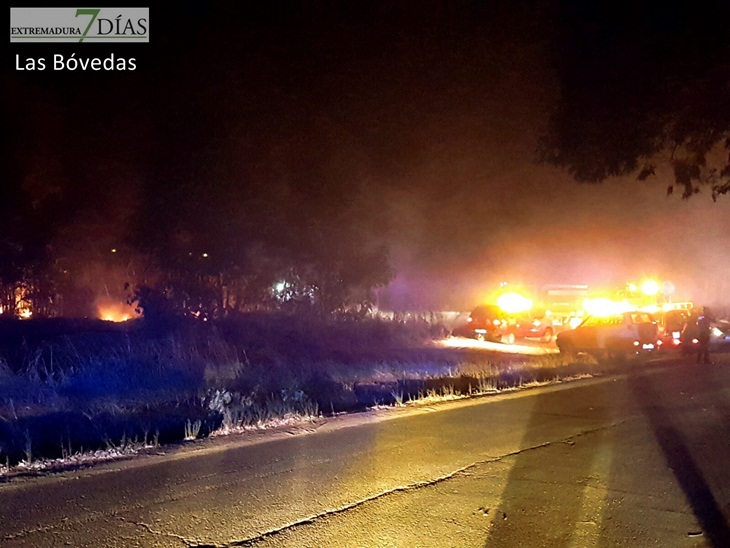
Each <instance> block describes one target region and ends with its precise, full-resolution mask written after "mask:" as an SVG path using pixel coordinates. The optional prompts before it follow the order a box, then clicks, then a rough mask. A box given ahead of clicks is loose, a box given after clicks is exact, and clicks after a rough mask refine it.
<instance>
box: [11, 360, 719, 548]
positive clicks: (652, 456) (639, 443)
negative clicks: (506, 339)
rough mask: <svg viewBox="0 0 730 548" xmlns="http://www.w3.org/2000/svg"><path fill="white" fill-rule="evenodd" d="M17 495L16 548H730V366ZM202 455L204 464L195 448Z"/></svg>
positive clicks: (592, 386) (52, 484)
mask: <svg viewBox="0 0 730 548" xmlns="http://www.w3.org/2000/svg"><path fill="white" fill-rule="evenodd" d="M309 430H310V432H307V433H302V432H290V433H286V432H285V433H279V434H278V435H271V434H268V435H265V436H261V437H255V439H254V440H253V442H252V441H251V440H248V441H241V440H233V439H226V440H224V441H223V442H220V441H218V442H210V441H206V442H203V443H199V444H195V445H191V446H188V449H187V450H178V451H173V452H171V453H169V454H168V455H165V456H150V457H145V458H141V459H135V460H133V461H129V462H125V463H115V464H107V465H101V466H97V467H94V468H92V469H87V470H82V471H77V472H68V473H64V474H59V475H54V476H50V477H44V478H32V479H27V480H22V479H21V480H17V479H16V480H13V481H11V482H9V483H6V484H2V485H0V501H2V505H0V545H2V546H4V547H17V546H33V547H38V546H75V547H76V546H94V547H103V546H120V547H121V546H145V547H148V546H152V547H156V546H165V547H167V546H178V547H180V546H297V547H299V546H312V547H327V546H332V547H342V546H352V547H368V546H408V547H418V546H454V547H469V546H480V547H481V546H508V547H509V546H535V547H539V546H575V547H585V546H600V547H603V546H606V547H608V546H632V547H634V546H654V545H656V546H662V547H671V546H677V547H695V546H727V545H728V539H730V529H729V528H728V518H729V517H730V506H729V505H730V466H727V463H728V462H730V366H728V365H726V366H721V365H718V366H714V367H708V368H698V367H697V366H694V365H691V364H689V363H688V364H674V365H670V366H662V367H656V366H655V367H650V368H647V369H644V370H642V371H634V372H631V373H629V374H627V375H625V376H620V377H612V378H606V379H593V380H588V381H580V382H577V383H570V384H565V385H558V386H555V387H549V388H540V389H535V390H529V391H523V392H518V393H513V394H508V395H501V396H497V397H488V398H482V399H475V400H468V401H461V402H452V403H446V404H439V405H436V406H431V407H424V408H419V409H416V410H413V409H402V410H392V411H387V410H384V411H379V412H373V413H367V414H360V415H357V416H345V417H338V418H336V419H333V420H329V421H326V422H322V423H319V424H313V425H311V427H310V428H309ZM191 447H192V449H190V448H191Z"/></svg>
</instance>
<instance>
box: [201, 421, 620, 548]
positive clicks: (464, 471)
mask: <svg viewBox="0 0 730 548" xmlns="http://www.w3.org/2000/svg"><path fill="white" fill-rule="evenodd" d="M623 422H625V421H619V422H615V423H611V424H607V425H604V426H598V427H596V428H590V429H588V430H583V431H581V432H577V433H576V434H573V435H571V436H568V437H567V438H563V439H558V440H551V441H546V442H543V443H540V444H537V445H531V446H530V447H524V448H522V449H518V450H517V451H512V452H510V453H505V454H504V455H500V456H498V457H491V458H488V459H484V460H480V461H476V462H472V463H470V464H467V465H466V466H462V467H461V468H457V469H456V470H453V471H451V472H449V473H448V474H444V475H442V476H438V477H435V478H432V479H429V480H424V481H416V482H413V483H409V484H408V485H400V486H398V487H394V488H392V489H387V490H385V491H381V492H380V493H376V494H374V495H370V496H369V497H365V498H362V499H359V500H356V501H353V502H350V503H348V504H345V505H343V506H340V507H338V508H331V509H329V510H325V511H323V512H320V513H318V514H312V515H310V516H307V517H304V518H301V519H298V520H296V521H292V522H289V523H285V524H283V525H281V526H279V527H275V528H273V529H269V530H268V531H263V532H261V533H259V534H257V535H255V536H252V537H248V538H245V539H239V540H232V541H228V542H224V543H222V544H210V543H198V542H194V543H190V544H188V546H190V548H233V547H237V546H254V545H255V544H257V543H258V542H260V541H263V540H266V539H269V538H272V537H275V536H277V535H279V534H281V533H283V532H285V531H288V530H291V529H295V528H297V527H301V526H303V525H311V524H313V523H315V522H317V521H319V520H321V519H325V518H328V517H332V516H336V515H339V514H343V513H345V512H348V511H350V510H353V509H354V508H358V507H359V506H363V505H364V504H367V503H369V502H373V501H375V500H378V499H382V498H384V497H387V496H390V495H393V494H396V493H404V492H408V491H416V490H418V489H423V488H425V487H431V486H433V485H437V484H439V483H442V482H445V481H447V480H450V479H452V478H455V477H463V476H468V475H469V473H470V472H471V471H472V470H473V469H475V468H477V467H479V466H484V465H487V464H494V463H496V462H501V461H503V460H505V459H508V458H512V457H516V456H518V455H522V454H524V453H529V452H531V451H536V450H538V449H545V448H547V447H551V446H554V445H558V444H570V445H573V444H575V440H576V439H577V438H580V437H582V436H587V435H591V434H595V433H597V432H602V431H605V430H609V429H611V428H615V427H617V426H620V425H621V424H623Z"/></svg>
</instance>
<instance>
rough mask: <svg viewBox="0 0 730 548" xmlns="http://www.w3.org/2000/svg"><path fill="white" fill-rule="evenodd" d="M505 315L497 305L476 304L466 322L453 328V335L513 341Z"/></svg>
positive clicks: (495, 340)
mask: <svg viewBox="0 0 730 548" xmlns="http://www.w3.org/2000/svg"><path fill="white" fill-rule="evenodd" d="M507 325H508V318H507V315H506V314H505V313H504V312H503V311H502V309H500V308H499V307H498V306H497V305H491V304H488V305H482V306H477V307H476V308H475V309H474V310H472V312H471V314H470V315H469V318H468V319H467V323H466V325H464V326H461V327H460V328H458V329H455V330H454V335H457V336H461V337H471V338H474V339H478V340H481V341H493V342H507V343H512V342H514V334H512V335H511V336H510V334H509V333H508V331H507Z"/></svg>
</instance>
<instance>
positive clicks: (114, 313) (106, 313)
mask: <svg viewBox="0 0 730 548" xmlns="http://www.w3.org/2000/svg"><path fill="white" fill-rule="evenodd" d="M96 308H97V313H98V317H99V319H100V320H104V321H105V322H126V321H127V320H131V319H134V318H137V317H138V316H139V314H138V313H137V312H136V311H135V310H134V307H132V306H130V305H128V304H124V303H118V302H108V301H107V302H103V303H97V305H96Z"/></svg>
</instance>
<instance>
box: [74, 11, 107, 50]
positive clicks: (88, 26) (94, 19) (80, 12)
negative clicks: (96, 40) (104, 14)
mask: <svg viewBox="0 0 730 548" xmlns="http://www.w3.org/2000/svg"><path fill="white" fill-rule="evenodd" d="M100 11H101V8H78V9H77V10H76V17H78V16H79V15H91V20H90V21H89V24H88V25H86V28H85V29H84V33H83V34H82V35H81V39H80V40H79V42H83V41H84V38H86V33H88V32H89V29H90V28H91V25H93V24H94V21H96V18H97V17H98V15H99V12H100Z"/></svg>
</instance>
